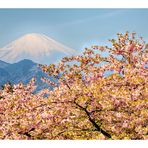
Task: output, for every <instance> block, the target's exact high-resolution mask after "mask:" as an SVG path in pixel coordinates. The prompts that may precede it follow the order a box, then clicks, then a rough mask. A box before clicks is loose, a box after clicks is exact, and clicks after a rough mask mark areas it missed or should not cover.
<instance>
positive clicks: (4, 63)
mask: <svg viewBox="0 0 148 148" xmlns="http://www.w3.org/2000/svg"><path fill="white" fill-rule="evenodd" d="M8 65H9V63H6V62H4V61H1V60H0V68H4V67H6V66H8Z"/></svg>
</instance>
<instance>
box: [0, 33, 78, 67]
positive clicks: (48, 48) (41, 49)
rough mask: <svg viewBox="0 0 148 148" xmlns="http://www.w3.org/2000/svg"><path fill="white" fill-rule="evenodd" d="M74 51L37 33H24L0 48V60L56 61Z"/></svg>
mask: <svg viewBox="0 0 148 148" xmlns="http://www.w3.org/2000/svg"><path fill="white" fill-rule="evenodd" d="M75 52H76V51H75V50H74V49H71V48H69V47H67V46H65V45H63V44H61V43H59V42H57V41H55V40H53V39H52V38H50V37H48V36H46V35H44V34H37V33H30V34H26V35H24V36H22V37H20V38H18V39H16V40H15V41H13V42H11V43H10V44H8V45H6V46H5V47H3V48H1V49H0V60H2V61H5V62H8V63H16V62H19V61H21V60H23V59H29V60H32V61H34V62H36V63H41V64H46V63H47V61H48V64H49V63H53V62H56V61H57V60H58V59H59V58H62V57H63V56H67V55H72V54H74V53H75Z"/></svg>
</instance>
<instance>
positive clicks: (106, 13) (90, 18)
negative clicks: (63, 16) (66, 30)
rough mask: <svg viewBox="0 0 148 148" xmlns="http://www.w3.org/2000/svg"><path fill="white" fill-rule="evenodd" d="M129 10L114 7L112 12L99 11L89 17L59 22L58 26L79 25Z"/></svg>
mask: <svg viewBox="0 0 148 148" xmlns="http://www.w3.org/2000/svg"><path fill="white" fill-rule="evenodd" d="M125 11H127V10H126V9H114V10H112V11H110V12H105V13H98V14H97V15H94V16H91V17H88V18H83V19H78V20H74V21H70V22H65V23H62V24H57V25H56V27H60V28H61V27H66V26H70V25H78V24H82V23H87V22H91V21H94V20H96V19H97V20H98V19H100V20H101V19H107V18H109V17H114V16H116V15H120V14H121V13H123V12H125Z"/></svg>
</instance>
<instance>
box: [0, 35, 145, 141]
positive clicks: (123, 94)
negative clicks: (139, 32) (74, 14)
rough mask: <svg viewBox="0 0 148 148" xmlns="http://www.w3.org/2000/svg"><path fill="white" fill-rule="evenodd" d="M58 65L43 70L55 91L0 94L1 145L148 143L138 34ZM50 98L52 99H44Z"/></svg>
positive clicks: (141, 45) (17, 89)
mask: <svg viewBox="0 0 148 148" xmlns="http://www.w3.org/2000/svg"><path fill="white" fill-rule="evenodd" d="M110 41H111V43H112V46H111V47H107V46H105V47H104V46H97V45H94V46H92V47H91V48H90V49H88V48H85V50H84V52H83V53H82V54H80V55H78V56H71V57H64V58H63V59H62V60H61V61H60V62H59V63H58V64H56V65H55V64H50V65H49V66H48V65H41V67H42V69H43V71H44V72H46V73H47V74H48V75H49V76H52V77H54V79H55V80H54V81H50V80H49V79H46V78H42V80H43V81H45V82H46V83H48V84H49V85H52V86H54V89H53V90H46V89H45V90H42V91H40V92H38V93H36V94H35V93H34V89H35V85H34V84H35V80H34V79H32V80H31V81H30V83H29V84H28V85H26V86H25V85H23V84H21V83H20V84H18V85H14V86H13V87H10V85H9V84H6V85H5V87H4V89H3V90H1V91H0V98H1V99H0V138H1V139H148V126H147V124H148V114H147V110H148V103H147V102H148V93H147V92H148V90H147V89H148V71H147V68H148V50H147V45H146V44H145V42H144V41H143V39H142V38H138V39H137V38H136V34H135V33H132V34H129V33H128V32H126V33H125V34H117V39H112V40H110ZM45 94H48V95H49V96H46V95H45Z"/></svg>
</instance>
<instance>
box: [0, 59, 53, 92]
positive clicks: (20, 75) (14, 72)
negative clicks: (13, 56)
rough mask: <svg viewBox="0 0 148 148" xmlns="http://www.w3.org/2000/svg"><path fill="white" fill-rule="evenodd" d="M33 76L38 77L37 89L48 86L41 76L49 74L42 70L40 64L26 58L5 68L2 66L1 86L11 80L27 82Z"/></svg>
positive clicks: (13, 82) (0, 74)
mask: <svg viewBox="0 0 148 148" xmlns="http://www.w3.org/2000/svg"><path fill="white" fill-rule="evenodd" d="M33 77H35V78H36V79H37V82H36V85H37V90H40V89H43V88H47V87H48V86H47V85H46V84H45V83H43V82H42V81H41V77H48V76H47V75H46V74H45V73H43V72H42V70H41V69H40V68H39V67H38V64H36V63H34V62H33V61H31V60H27V59H25V60H22V61H20V62H18V63H14V64H9V65H8V66H6V67H4V68H0V86H2V85H4V84H5V83H7V82H11V83H12V84H17V83H20V82H22V83H24V84H27V83H28V82H29V81H30V80H31V79H32V78H33ZM48 78H49V77H48ZM49 79H51V78H49Z"/></svg>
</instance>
